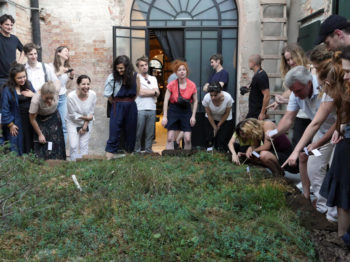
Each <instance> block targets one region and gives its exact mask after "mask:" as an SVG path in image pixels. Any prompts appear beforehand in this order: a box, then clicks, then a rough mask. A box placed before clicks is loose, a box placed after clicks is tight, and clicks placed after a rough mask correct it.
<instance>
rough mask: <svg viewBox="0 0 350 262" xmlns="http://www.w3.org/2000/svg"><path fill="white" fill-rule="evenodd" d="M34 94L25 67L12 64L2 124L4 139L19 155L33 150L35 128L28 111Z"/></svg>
mask: <svg viewBox="0 0 350 262" xmlns="http://www.w3.org/2000/svg"><path fill="white" fill-rule="evenodd" d="M34 93H35V91H34V89H33V87H32V85H31V83H30V82H29V81H28V79H27V73H26V70H25V67H24V65H22V64H18V63H14V64H12V66H11V68H10V75H9V79H8V81H7V84H6V85H5V88H4V90H3V97H2V105H3V106H2V123H3V135H4V139H5V140H8V141H9V142H10V150H11V151H15V152H17V153H18V154H19V155H22V154H23V153H29V152H30V151H31V150H32V149H33V128H32V126H31V125H30V122H29V115H28V109H29V106H30V102H31V99H32V97H33V95H34Z"/></svg>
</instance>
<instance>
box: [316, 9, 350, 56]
mask: <svg viewBox="0 0 350 262" xmlns="http://www.w3.org/2000/svg"><path fill="white" fill-rule="evenodd" d="M322 42H324V44H325V45H326V47H327V49H328V50H330V51H337V50H340V49H342V48H344V47H346V46H349V45H350V23H349V22H348V20H347V19H346V18H345V17H343V16H339V15H331V16H329V17H328V18H327V19H326V20H324V22H323V23H322V24H321V28H320V32H319V35H318V39H317V41H316V42H315V44H316V45H318V44H321V43H322Z"/></svg>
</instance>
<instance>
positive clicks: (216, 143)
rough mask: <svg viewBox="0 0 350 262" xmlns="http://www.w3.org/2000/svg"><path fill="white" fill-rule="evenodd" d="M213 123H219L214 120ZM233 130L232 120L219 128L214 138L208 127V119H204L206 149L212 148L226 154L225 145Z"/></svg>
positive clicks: (212, 130) (211, 130) (211, 129)
mask: <svg viewBox="0 0 350 262" xmlns="http://www.w3.org/2000/svg"><path fill="white" fill-rule="evenodd" d="M214 122H215V124H216V125H217V124H218V123H219V121H215V120H214ZM233 130H234V124H233V120H232V119H231V120H227V121H225V122H224V123H223V124H222V126H221V127H220V129H219V131H218V133H217V134H216V137H214V129H213V127H212V126H211V125H210V122H209V120H208V118H206V121H205V142H206V147H214V148H215V149H216V150H218V151H224V152H226V151H227V150H228V146H227V144H228V142H229V141H230V139H231V136H232V134H233Z"/></svg>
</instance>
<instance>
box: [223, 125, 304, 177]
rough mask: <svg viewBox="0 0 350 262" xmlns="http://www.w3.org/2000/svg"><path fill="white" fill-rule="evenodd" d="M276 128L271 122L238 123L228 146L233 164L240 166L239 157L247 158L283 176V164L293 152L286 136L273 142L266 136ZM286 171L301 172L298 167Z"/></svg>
mask: <svg viewBox="0 0 350 262" xmlns="http://www.w3.org/2000/svg"><path fill="white" fill-rule="evenodd" d="M275 128H276V125H275V124H274V123H273V122H272V121H270V120H265V121H263V120H257V119H255V118H247V119H245V120H243V121H241V122H240V123H238V125H237V126H236V130H235V132H234V134H233V136H232V138H231V140H230V142H229V144H228V148H229V149H230V151H231V154H232V162H234V163H235V164H237V165H240V164H241V163H240V160H239V157H240V156H245V157H246V158H248V159H249V160H250V161H251V162H253V163H255V164H262V165H263V166H266V167H267V168H269V169H270V170H271V172H272V173H273V174H274V175H283V174H284V171H283V170H282V168H281V164H282V163H284V161H285V160H286V159H287V158H288V156H289V155H290V153H291V152H292V145H291V143H290V141H289V139H288V137H287V136H286V135H285V134H283V135H280V136H278V137H276V138H274V140H273V141H272V142H271V140H269V139H268V138H267V137H266V136H265V133H266V132H269V131H270V130H273V129H275ZM237 142H239V144H238V143H237ZM272 143H273V144H272ZM273 146H274V148H273ZM276 154H277V155H276ZM286 170H287V171H289V172H291V173H298V172H299V170H298V168H297V167H287V169H286Z"/></svg>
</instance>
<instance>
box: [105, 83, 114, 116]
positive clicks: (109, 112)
mask: <svg viewBox="0 0 350 262" xmlns="http://www.w3.org/2000/svg"><path fill="white" fill-rule="evenodd" d="M114 89H115V79H114V78H113V92H112V96H114V91H115V90H114ZM111 110H112V103H111V102H109V100H107V118H110V117H111Z"/></svg>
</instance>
